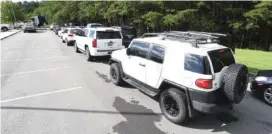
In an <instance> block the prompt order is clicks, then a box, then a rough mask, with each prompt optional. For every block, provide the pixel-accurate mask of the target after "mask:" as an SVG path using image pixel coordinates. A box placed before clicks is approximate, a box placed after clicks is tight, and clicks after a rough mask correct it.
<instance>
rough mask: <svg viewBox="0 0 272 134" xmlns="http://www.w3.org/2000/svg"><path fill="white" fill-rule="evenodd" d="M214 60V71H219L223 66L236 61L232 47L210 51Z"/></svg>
mask: <svg viewBox="0 0 272 134" xmlns="http://www.w3.org/2000/svg"><path fill="white" fill-rule="evenodd" d="M208 54H209V56H210V59H211V61H212V65H213V69H214V73H218V72H220V71H221V70H222V68H223V67H225V66H229V65H231V64H233V63H235V60H234V57H233V54H232V52H231V50H230V49H220V50H214V51H210V52H208Z"/></svg>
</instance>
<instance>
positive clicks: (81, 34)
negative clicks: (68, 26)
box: [79, 29, 85, 37]
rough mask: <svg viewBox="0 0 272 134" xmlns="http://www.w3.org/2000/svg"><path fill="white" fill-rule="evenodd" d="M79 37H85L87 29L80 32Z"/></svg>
mask: <svg viewBox="0 0 272 134" xmlns="http://www.w3.org/2000/svg"><path fill="white" fill-rule="evenodd" d="M79 36H81V37H84V36H85V29H82V30H80V33H79Z"/></svg>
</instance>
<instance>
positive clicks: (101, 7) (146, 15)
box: [1, 1, 272, 71]
mask: <svg viewBox="0 0 272 134" xmlns="http://www.w3.org/2000/svg"><path fill="white" fill-rule="evenodd" d="M12 5H13V9H14V11H15V14H16V18H17V20H27V19H29V18H30V17H32V16H36V15H42V16H45V17H46V18H47V21H48V22H49V24H51V23H58V24H64V23H70V22H77V23H80V24H82V25H86V24H87V23H88V22H97V23H102V24H103V25H106V26H112V25H133V26H134V27H135V28H136V29H137V32H138V35H141V34H143V33H144V32H161V31H168V30H181V31H186V30H193V31H205V32H219V33H227V34H230V35H231V36H232V42H233V43H234V45H235V47H236V48H240V49H238V50H237V54H236V55H237V58H238V60H239V61H240V62H241V63H244V64H246V65H248V66H249V67H252V69H251V70H253V71H256V70H258V69H265V68H268V69H269V68H270V69H272V67H271V61H272V60H271V59H270V58H269V57H271V52H270V53H269V52H261V51H251V50H247V49H255V50H263V51H268V50H269V49H271V44H272V43H271V42H272V38H271V37H272V2H270V1H95V2H94V1H41V2H34V1H32V2H26V1H25V2H18V3H12V2H10V1H5V2H1V23H3V22H5V23H6V22H9V23H11V22H14V21H15V20H14V16H13V14H12ZM243 49H245V50H243ZM257 63H260V64H257ZM269 64H270V65H269Z"/></svg>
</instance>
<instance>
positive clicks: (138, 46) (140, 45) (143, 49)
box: [130, 41, 150, 58]
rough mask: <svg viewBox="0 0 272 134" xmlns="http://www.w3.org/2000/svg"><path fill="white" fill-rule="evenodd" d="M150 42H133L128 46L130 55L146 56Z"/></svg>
mask: <svg viewBox="0 0 272 134" xmlns="http://www.w3.org/2000/svg"><path fill="white" fill-rule="evenodd" d="M149 46H150V44H148V43H144V42H137V41H135V42H133V43H132V44H131V46H130V50H131V55H134V56H138V57H141V58H146V57H147V54H148V50H149Z"/></svg>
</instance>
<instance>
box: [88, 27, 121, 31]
mask: <svg viewBox="0 0 272 134" xmlns="http://www.w3.org/2000/svg"><path fill="white" fill-rule="evenodd" d="M87 29H91V30H95V31H106V30H112V31H120V30H119V29H115V28H112V27H91V28H87Z"/></svg>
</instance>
